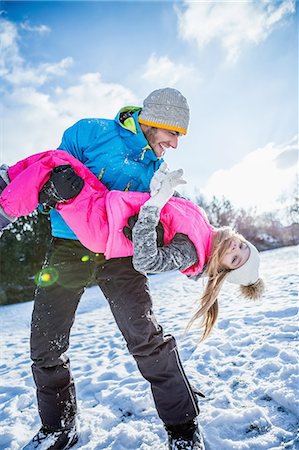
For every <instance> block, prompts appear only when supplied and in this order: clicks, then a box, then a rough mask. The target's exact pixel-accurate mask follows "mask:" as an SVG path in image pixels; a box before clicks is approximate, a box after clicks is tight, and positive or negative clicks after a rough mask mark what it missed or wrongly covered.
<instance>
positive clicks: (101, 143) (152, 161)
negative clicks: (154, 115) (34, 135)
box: [51, 107, 163, 239]
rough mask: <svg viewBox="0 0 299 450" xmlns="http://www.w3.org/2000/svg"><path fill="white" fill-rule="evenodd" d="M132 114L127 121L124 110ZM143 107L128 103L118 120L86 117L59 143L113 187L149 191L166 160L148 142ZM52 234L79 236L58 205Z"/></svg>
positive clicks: (107, 184) (118, 115)
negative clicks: (142, 122) (141, 120)
mask: <svg viewBox="0 0 299 450" xmlns="http://www.w3.org/2000/svg"><path fill="white" fill-rule="evenodd" d="M128 111H131V112H132V115H131V116H130V115H129V114H128V116H129V117H127V118H126V119H125V120H124V121H123V123H122V122H121V121H120V120H121V119H120V118H121V117H123V115H122V113H126V112H128ZM139 111H140V108H135V107H127V108H123V109H121V110H120V111H119V113H118V114H117V116H116V118H115V119H114V120H110V119H82V120H80V121H79V122H77V123H75V124H74V125H73V126H72V127H70V128H68V129H67V130H66V131H65V132H64V134H63V137H62V142H61V144H60V146H59V147H58V148H59V149H61V150H65V151H67V152H68V153H71V154H72V155H73V156H74V157H75V158H77V159H79V160H80V161H81V162H83V164H84V165H85V166H87V167H88V168H89V169H90V170H91V172H93V173H94V174H95V175H96V176H97V177H98V178H99V179H100V180H101V181H102V182H103V183H104V184H105V186H107V188H108V189H110V190H112V189H113V190H121V191H126V190H130V191H139V192H149V184H150V180H151V178H152V176H153V174H154V172H155V171H156V170H157V169H158V167H159V166H160V165H161V163H162V162H163V159H161V158H157V156H156V155H155V153H154V151H153V150H152V148H151V147H150V146H149V145H148V142H147V140H146V139H145V137H144V135H143V133H142V131H141V128H140V126H139V123H138V113H139ZM51 225H52V235H53V236H56V237H60V238H67V239H77V238H76V235H75V234H74V233H73V232H72V230H71V229H70V227H69V226H68V225H67V224H66V223H65V221H64V220H63V219H62V217H61V215H60V214H59V213H58V212H57V211H56V210H55V209H54V210H53V211H51Z"/></svg>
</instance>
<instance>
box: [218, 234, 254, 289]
mask: <svg viewBox="0 0 299 450" xmlns="http://www.w3.org/2000/svg"><path fill="white" fill-rule="evenodd" d="M245 242H246V244H247V245H248V247H249V250H250V255H249V258H248V259H247V261H246V263H245V264H243V266H241V267H239V268H238V269H235V270H231V271H230V272H229V274H228V275H227V277H226V281H229V282H230V283H234V284H241V285H243V286H249V285H251V284H254V283H256V282H257V280H258V279H259V266H260V255H259V252H258V250H257V249H256V247H255V246H254V245H252V244H251V243H250V242H248V241H245Z"/></svg>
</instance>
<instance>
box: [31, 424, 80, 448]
mask: <svg viewBox="0 0 299 450" xmlns="http://www.w3.org/2000/svg"><path fill="white" fill-rule="evenodd" d="M78 439H79V435H78V433H77V431H76V427H75V426H73V427H72V428H69V429H64V430H60V431H59V430H58V431H53V430H50V429H48V428H47V427H42V428H41V429H40V430H39V432H38V433H37V434H36V435H35V436H34V437H33V438H32V439H31V441H30V442H29V443H28V444H27V445H25V447H23V450H34V449H40V450H67V449H68V448H71V447H73V445H75V444H76V443H77V442H78Z"/></svg>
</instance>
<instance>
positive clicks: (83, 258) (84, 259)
mask: <svg viewBox="0 0 299 450" xmlns="http://www.w3.org/2000/svg"><path fill="white" fill-rule="evenodd" d="M89 259H90V258H89V256H88V255H84V256H82V258H81V261H82V262H87V261H89Z"/></svg>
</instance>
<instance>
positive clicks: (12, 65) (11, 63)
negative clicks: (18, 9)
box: [0, 19, 73, 86]
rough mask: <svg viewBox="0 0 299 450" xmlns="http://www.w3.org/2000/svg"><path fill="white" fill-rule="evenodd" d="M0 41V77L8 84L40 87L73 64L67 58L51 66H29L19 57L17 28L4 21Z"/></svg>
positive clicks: (0, 30) (1, 23) (0, 29)
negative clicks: (0, 55) (0, 56)
mask: <svg viewBox="0 0 299 450" xmlns="http://www.w3.org/2000/svg"><path fill="white" fill-rule="evenodd" d="M0 39H1V45H2V48H1V50H2V58H1V63H0V64H1V65H0V76H1V77H2V79H3V80H4V81H6V82H7V83H9V84H14V85H20V86H24V85H32V86H41V85H43V84H44V83H46V82H47V81H49V80H50V79H52V78H53V77H60V76H63V75H64V74H65V73H66V71H67V69H68V68H69V67H70V66H71V65H72V64H73V59H72V58H70V57H67V58H64V59H62V60H61V61H59V62H56V63H52V64H49V63H44V64H39V65H37V66H34V67H33V66H30V65H29V64H27V63H26V61H25V60H24V58H22V56H21V55H20V51H19V45H18V44H19V39H20V36H19V33H18V29H17V26H16V25H15V24H13V23H12V22H9V21H8V20H5V19H2V20H1V22H0Z"/></svg>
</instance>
